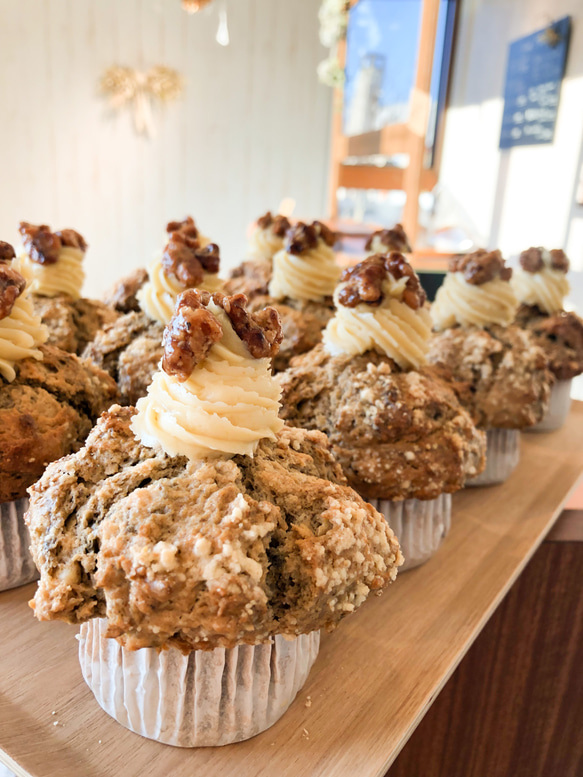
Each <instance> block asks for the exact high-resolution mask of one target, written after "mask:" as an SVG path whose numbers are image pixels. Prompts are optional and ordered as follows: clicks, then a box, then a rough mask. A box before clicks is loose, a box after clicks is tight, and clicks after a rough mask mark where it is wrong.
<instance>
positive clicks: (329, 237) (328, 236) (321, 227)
mask: <svg viewBox="0 0 583 777" xmlns="http://www.w3.org/2000/svg"><path fill="white" fill-rule="evenodd" d="M312 226H314V227H316V229H317V230H318V233H319V235H320V237H321V238H322V240H323V241H324V242H325V243H326V245H327V246H330V248H332V247H333V246H334V243H335V242H336V232H333V231H332V230H331V229H330V227H327V226H326V224H324V223H323V222H321V221H314V223H313V224H312Z"/></svg>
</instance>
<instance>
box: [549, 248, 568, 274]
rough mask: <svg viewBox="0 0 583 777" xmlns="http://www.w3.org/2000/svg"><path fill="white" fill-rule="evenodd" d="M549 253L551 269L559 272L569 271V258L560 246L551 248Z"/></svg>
mask: <svg viewBox="0 0 583 777" xmlns="http://www.w3.org/2000/svg"><path fill="white" fill-rule="evenodd" d="M549 253H550V255H551V267H552V268H553V270H559V271H560V272H564V273H568V272H569V259H568V257H567V254H566V253H565V252H564V251H563V249H562V248H553V249H552V250H551V251H550V252H549Z"/></svg>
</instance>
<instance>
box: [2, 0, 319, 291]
mask: <svg viewBox="0 0 583 777" xmlns="http://www.w3.org/2000/svg"><path fill="white" fill-rule="evenodd" d="M216 6H217V3H215V4H213V5H212V6H211V7H209V9H207V10H205V11H203V12H201V13H199V14H196V15H194V16H189V15H187V14H186V13H185V12H184V11H182V10H181V8H180V2H179V0H0V105H1V106H2V110H1V119H0V141H1V142H0V162H1V165H0V166H1V170H2V182H3V185H2V187H0V239H3V240H9V241H16V240H17V224H18V221H20V220H21V219H24V220H28V221H31V222H33V223H34V222H45V223H48V224H50V225H51V226H52V227H53V228H59V227H73V228H75V229H78V230H79V231H80V232H82V233H83V235H84V236H85V237H86V239H87V240H88V242H89V244H90V249H89V253H88V255H87V275H88V277H87V282H86V287H85V291H86V293H89V294H92V295H97V294H100V293H101V292H102V291H103V289H104V288H105V287H106V286H107V285H109V283H111V281H112V280H114V279H115V278H116V277H118V276H119V275H120V274H122V273H124V272H127V271H128V270H130V269H131V268H133V267H135V266H137V265H139V264H145V263H147V262H149V261H150V259H151V257H152V255H153V254H154V253H155V252H156V250H158V249H159V248H160V245H161V241H162V240H163V235H164V232H163V229H164V225H165V223H166V221H167V220H169V219H174V218H182V217H183V216H184V215H185V214H187V213H191V214H192V215H193V216H194V217H195V219H196V221H197V223H198V224H199V225H200V227H201V228H202V230H203V232H205V233H206V234H208V235H209V236H210V237H211V238H212V239H213V240H215V241H216V242H218V243H219V245H220V246H221V249H222V254H223V265H224V266H228V265H232V264H235V263H237V261H239V259H240V257H241V255H242V251H243V248H244V242H245V229H246V227H247V225H248V223H249V222H250V221H251V220H252V219H254V218H256V217H257V216H258V215H260V214H261V212H263V211H265V210H266V209H267V208H274V207H277V205H278V203H279V201H280V200H281V199H282V198H283V197H286V196H291V197H294V198H295V199H296V200H297V208H296V212H298V213H299V214H301V215H304V216H306V217H311V216H313V217H316V216H318V215H322V213H323V211H324V203H325V190H326V184H327V170H328V141H329V121H330V106H331V95H330V90H328V89H327V88H325V87H323V86H320V85H319V84H318V82H317V77H316V65H317V63H318V61H319V60H320V59H321V58H323V56H324V54H325V52H324V50H323V49H322V48H321V46H320V44H319V42H318V27H317V9H318V6H319V0H227V10H228V16H229V28H230V35H231V44H230V45H229V46H227V47H226V48H223V47H221V46H219V45H218V44H217V43H216V42H215V34H216V29H217V25H218V11H217V8H216ZM113 64H121V65H128V66H132V67H138V68H140V69H147V68H149V67H151V66H152V65H155V64H165V65H168V66H170V67H173V68H176V69H177V70H179V71H180V72H181V73H182V74H183V75H184V77H185V78H186V90H185V94H184V97H183V98H182V99H181V100H179V101H176V102H173V103H170V104H168V105H167V106H165V107H164V108H163V109H162V110H159V109H156V108H155V110H154V119H155V123H156V127H157V135H156V137H155V138H153V139H147V138H143V137H140V136H138V135H136V133H135V132H134V128H133V123H132V121H133V119H132V115H131V113H130V112H129V111H123V112H122V113H116V114H112V113H111V112H110V111H109V109H108V107H107V104H106V103H105V101H104V100H103V99H102V98H100V97H99V96H98V94H97V84H98V80H99V78H100V76H101V74H102V73H103V71H104V70H105V68H107V67H109V66H110V65H113Z"/></svg>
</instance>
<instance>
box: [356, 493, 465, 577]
mask: <svg viewBox="0 0 583 777" xmlns="http://www.w3.org/2000/svg"><path fill="white" fill-rule="evenodd" d="M368 501H369V502H370V503H371V504H372V506H373V507H376V509H377V510H378V511H379V513H382V515H384V517H385V518H386V519H387V521H388V523H389V526H390V527H391V529H392V530H393V531H394V532H395V534H396V536H397V539H398V540H399V544H400V545H401V552H402V553H403V556H404V557H405V563H404V564H403V566H402V567H399V574H401V572H406V571H407V570H408V569H413V568H414V567H418V566H420V564H424V563H425V562H426V561H427V560H428V559H430V558H431V556H433V554H434V553H435V551H436V550H437V549H438V548H439V546H440V545H441V543H442V541H443V539H444V537H445V536H446V535H447V533H448V532H449V529H450V527H451V494H441V495H440V496H438V497H437V499H428V500H426V501H424V500H422V499H404V500H403V501H401V502H393V501H391V500H390V499H369V500H368Z"/></svg>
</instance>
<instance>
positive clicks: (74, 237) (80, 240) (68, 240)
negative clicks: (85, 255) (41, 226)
mask: <svg viewBox="0 0 583 777" xmlns="http://www.w3.org/2000/svg"><path fill="white" fill-rule="evenodd" d="M55 235H57V236H58V237H59V238H60V240H61V244H62V245H64V246H67V247H69V248H78V249H79V250H80V251H83V252H85V251H87V242H86V241H85V238H84V237H83V235H80V234H79V232H77V231H76V230H74V229H60V230H59V231H58V232H55Z"/></svg>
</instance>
